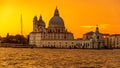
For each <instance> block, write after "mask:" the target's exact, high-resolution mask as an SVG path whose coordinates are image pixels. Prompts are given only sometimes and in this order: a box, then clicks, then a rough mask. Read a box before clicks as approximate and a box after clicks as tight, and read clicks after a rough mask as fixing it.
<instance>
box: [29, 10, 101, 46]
mask: <svg viewBox="0 0 120 68" xmlns="http://www.w3.org/2000/svg"><path fill="white" fill-rule="evenodd" d="M91 37H92V38H90V39H85V38H84V39H74V35H73V33H71V32H69V31H68V30H67V29H66V28H65V24H64V20H63V19H62V18H61V17H60V14H59V11H58V9H57V8H56V9H55V11H54V16H53V17H52V18H51V19H50V21H49V25H48V28H46V24H45V22H44V21H43V19H42V16H40V17H39V19H38V18H37V16H35V17H34V18H33V31H32V32H31V33H30V34H29V44H30V45H36V47H55V48H102V45H103V44H102V43H103V42H102V41H103V40H102V35H101V34H100V33H99V28H98V27H96V32H94V33H93V35H91Z"/></svg>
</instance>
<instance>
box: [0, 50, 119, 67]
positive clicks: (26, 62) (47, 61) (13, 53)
mask: <svg viewBox="0 0 120 68" xmlns="http://www.w3.org/2000/svg"><path fill="white" fill-rule="evenodd" d="M80 67H83V68H84V67H88V68H89V67H92V68H101V67H105V68H106V67H107V68H112V67H117V68H118V67H120V50H82V49H40V48H33V49H30V48H0V68H80Z"/></svg>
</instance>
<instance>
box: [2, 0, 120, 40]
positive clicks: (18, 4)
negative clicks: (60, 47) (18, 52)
mask: <svg viewBox="0 0 120 68" xmlns="http://www.w3.org/2000/svg"><path fill="white" fill-rule="evenodd" d="M56 6H57V7H58V9H59V13H60V16H61V17H62V18H63V19H64V22H65V26H66V28H67V29H68V31H71V32H72V33H74V36H75V38H78V37H82V35H83V34H84V33H86V32H89V31H95V26H96V25H98V26H99V28H100V31H101V32H102V33H110V34H114V33H120V30H119V29H120V0H0V36H6V34H7V33H10V34H11V35H15V34H20V32H21V31H20V29H21V28H20V27H21V25H20V20H21V19H20V18H21V17H20V16H21V14H22V18H23V34H24V35H25V36H26V35H28V34H29V32H32V30H33V29H32V28H33V26H32V25H33V17H34V16H35V15H36V16H38V17H39V16H40V15H42V17H43V20H44V21H45V23H46V25H47V26H48V23H49V20H50V18H51V17H52V16H53V15H54V10H55V8H56Z"/></svg>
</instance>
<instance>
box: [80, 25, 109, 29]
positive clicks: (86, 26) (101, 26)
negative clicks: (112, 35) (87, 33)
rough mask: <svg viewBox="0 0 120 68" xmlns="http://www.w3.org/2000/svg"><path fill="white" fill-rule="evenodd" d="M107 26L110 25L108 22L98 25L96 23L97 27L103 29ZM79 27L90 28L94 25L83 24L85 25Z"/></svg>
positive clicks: (94, 26)
mask: <svg viewBox="0 0 120 68" xmlns="http://www.w3.org/2000/svg"><path fill="white" fill-rule="evenodd" d="M109 26H110V24H100V25H98V27H99V28H103V29H105V28H107V27H109ZM80 27H81V28H88V29H90V28H96V25H85V26H80Z"/></svg>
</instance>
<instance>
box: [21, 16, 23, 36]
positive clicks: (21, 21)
mask: <svg viewBox="0 0 120 68" xmlns="http://www.w3.org/2000/svg"><path fill="white" fill-rule="evenodd" d="M22 24H23V21H22V14H21V35H23V26H22Z"/></svg>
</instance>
